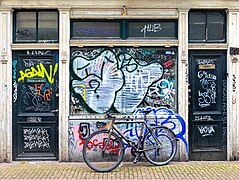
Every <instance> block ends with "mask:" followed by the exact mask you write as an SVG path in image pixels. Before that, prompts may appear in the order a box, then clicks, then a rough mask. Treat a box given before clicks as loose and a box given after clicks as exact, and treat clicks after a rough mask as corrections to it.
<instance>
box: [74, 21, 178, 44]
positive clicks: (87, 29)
mask: <svg viewBox="0 0 239 180" xmlns="http://www.w3.org/2000/svg"><path fill="white" fill-rule="evenodd" d="M177 28H178V27H177V20H147V19H146V20H80V19H77V20H76V19H74V20H71V38H72V39H77V38H80V39H81V38H88V39H92V38H93V39H94V38H118V39H128V38H131V39H152V38H154V39H155V38H156V39H177V32H178V29H177Z"/></svg>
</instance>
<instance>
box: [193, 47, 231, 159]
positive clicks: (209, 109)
mask: <svg viewBox="0 0 239 180" xmlns="http://www.w3.org/2000/svg"><path fill="white" fill-rule="evenodd" d="M189 63H190V64H189V68H190V69H189V71H190V77H189V81H190V89H189V104H190V106H189V133H190V134H189V143H190V160H226V147H227V142H226V137H227V135H226V134H227V90H226V89H227V81H226V73H227V72H226V69H227V68H226V53H225V52H222V51H191V52H190V61H189Z"/></svg>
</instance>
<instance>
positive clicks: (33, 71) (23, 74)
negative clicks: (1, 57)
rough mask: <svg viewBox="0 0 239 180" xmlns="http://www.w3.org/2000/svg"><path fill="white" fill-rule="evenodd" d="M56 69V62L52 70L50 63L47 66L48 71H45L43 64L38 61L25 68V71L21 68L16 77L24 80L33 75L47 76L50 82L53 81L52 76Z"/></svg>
mask: <svg viewBox="0 0 239 180" xmlns="http://www.w3.org/2000/svg"><path fill="white" fill-rule="evenodd" d="M57 69H58V63H56V64H55V67H54V70H53V67H52V65H50V66H49V72H47V70H46V68H45V66H44V65H43V64H42V63H40V64H38V65H36V68H35V67H31V68H27V69H25V71H23V70H21V71H20V72H19V74H20V78H18V81H24V79H25V78H33V77H41V78H47V80H48V82H49V83H50V84H52V83H54V76H55V74H56V72H57Z"/></svg>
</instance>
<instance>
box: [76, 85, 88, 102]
mask: <svg viewBox="0 0 239 180" xmlns="http://www.w3.org/2000/svg"><path fill="white" fill-rule="evenodd" d="M74 85H75V87H81V88H82V89H83V99H84V101H86V87H85V85H84V84H74Z"/></svg>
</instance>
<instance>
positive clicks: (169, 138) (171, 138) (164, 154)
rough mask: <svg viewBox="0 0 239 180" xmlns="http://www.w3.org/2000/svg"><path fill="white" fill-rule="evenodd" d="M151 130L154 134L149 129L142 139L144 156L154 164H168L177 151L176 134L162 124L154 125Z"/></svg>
mask: <svg viewBox="0 0 239 180" xmlns="http://www.w3.org/2000/svg"><path fill="white" fill-rule="evenodd" d="M152 131H153V132H152V133H153V134H154V135H153V134H152V133H151V132H150V131H149V132H147V133H146V135H145V136H144V139H143V149H144V150H145V151H144V156H145V158H146V159H147V160H148V161H149V162H150V163H152V164H154V165H157V166H161V165H165V164H168V163H169V162H170V161H171V160H172V159H173V158H174V156H175V154H176V151H177V140H176V136H175V134H174V133H173V131H172V130H170V129H169V128H167V127H163V126H158V127H155V128H153V129H152ZM156 138H157V140H156ZM157 141H159V142H160V144H159V143H158V142H157Z"/></svg>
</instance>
